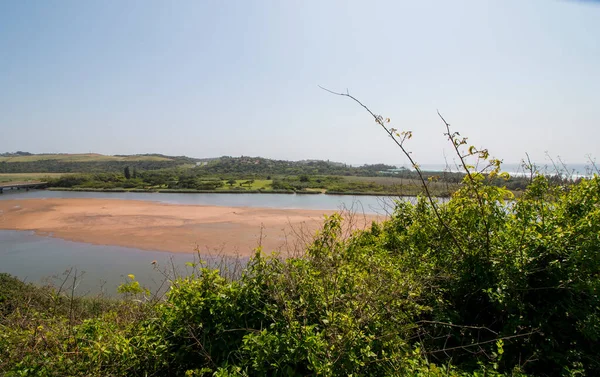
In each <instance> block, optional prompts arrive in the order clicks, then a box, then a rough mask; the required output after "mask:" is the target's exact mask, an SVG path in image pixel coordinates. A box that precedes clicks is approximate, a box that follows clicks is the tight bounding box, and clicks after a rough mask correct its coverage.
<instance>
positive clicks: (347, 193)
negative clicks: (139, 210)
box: [40, 187, 449, 198]
mask: <svg viewBox="0 0 600 377" xmlns="http://www.w3.org/2000/svg"><path fill="white" fill-rule="evenodd" d="M40 190H42V191H43V190H47V191H65V192H107V193H110V192H136V193H160V194H282V195H295V194H297V195H339V196H385V197H399V198H412V197H417V196H419V195H421V194H419V193H415V194H393V193H382V192H371V191H366V192H361V191H331V190H329V191H324V192H321V191H289V190H270V191H266V190H192V189H126V188H99V189H95V188H67V187H49V188H45V189H40ZM434 197H435V198H448V197H449V195H437V196H434Z"/></svg>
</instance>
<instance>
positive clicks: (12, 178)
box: [0, 173, 71, 183]
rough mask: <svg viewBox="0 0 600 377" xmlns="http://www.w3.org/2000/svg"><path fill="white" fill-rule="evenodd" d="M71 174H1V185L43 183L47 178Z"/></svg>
mask: <svg viewBox="0 0 600 377" xmlns="http://www.w3.org/2000/svg"><path fill="white" fill-rule="evenodd" d="M66 174H71V173H8V174H0V183H9V182H43V181H45V179H46V178H48V177H50V178H58V177H60V176H63V175H66Z"/></svg>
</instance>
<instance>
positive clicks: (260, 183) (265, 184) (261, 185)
mask: <svg viewBox="0 0 600 377" xmlns="http://www.w3.org/2000/svg"><path fill="white" fill-rule="evenodd" d="M247 181H248V180H247V179H236V180H235V184H234V185H233V186H231V187H230V186H229V185H228V184H227V181H223V183H225V185H224V186H223V187H221V188H220V189H221V190H231V189H234V188H236V187H240V183H241V184H242V186H241V187H243V188H245V189H247V190H261V189H262V190H267V189H270V188H271V185H272V184H273V180H271V179H255V180H254V182H252V184H250V185H247V184H243V183H244V182H247Z"/></svg>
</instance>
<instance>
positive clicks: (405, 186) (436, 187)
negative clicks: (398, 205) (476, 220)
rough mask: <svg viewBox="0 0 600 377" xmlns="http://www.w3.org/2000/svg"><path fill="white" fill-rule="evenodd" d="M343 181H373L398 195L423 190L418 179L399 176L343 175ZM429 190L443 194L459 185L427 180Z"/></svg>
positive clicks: (411, 193) (435, 193) (365, 182)
mask: <svg viewBox="0 0 600 377" xmlns="http://www.w3.org/2000/svg"><path fill="white" fill-rule="evenodd" d="M342 178H343V179H344V181H346V182H348V183H363V184H368V183H375V184H377V185H380V186H383V187H384V188H385V190H386V191H388V192H397V193H398V195H414V194H418V193H421V192H422V191H423V186H422V183H421V181H420V180H418V179H410V178H399V177H355V176H344V177H342ZM428 186H429V190H430V191H431V193H432V194H433V195H440V194H445V193H447V192H449V191H450V192H453V191H455V190H456V189H458V187H459V185H457V184H455V183H446V182H428Z"/></svg>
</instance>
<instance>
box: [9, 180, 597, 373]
mask: <svg viewBox="0 0 600 377" xmlns="http://www.w3.org/2000/svg"><path fill="white" fill-rule="evenodd" d="M488 179H489V178H486V177H485V176H483V175H477V174H474V175H473V180H472V181H471V180H468V179H466V180H465V182H464V184H463V187H462V188H461V189H460V190H458V191H457V192H456V193H455V194H454V195H453V196H452V198H451V199H450V200H449V201H448V202H444V203H438V202H434V203H435V205H436V206H437V211H438V213H439V214H440V216H441V221H442V222H443V223H444V224H446V226H443V225H442V224H441V222H440V218H438V217H437V216H436V214H435V212H434V210H433V207H432V204H431V202H429V201H428V200H426V199H425V198H421V199H420V200H419V201H418V202H416V203H414V204H411V203H409V202H398V204H397V207H396V210H395V212H394V214H393V215H392V216H391V218H390V219H389V220H387V221H385V222H383V223H380V224H378V223H374V224H373V225H372V226H371V227H370V228H369V229H366V230H364V231H359V232H356V233H354V234H352V235H351V236H349V237H348V236H344V234H345V233H344V227H343V222H342V218H341V217H340V216H339V215H334V216H332V217H330V218H328V219H327V221H326V223H325V225H324V227H323V229H322V230H321V231H320V232H319V233H318V235H317V236H316V237H315V240H314V242H313V243H312V244H311V245H310V246H309V247H308V248H307V250H306V253H305V255H303V256H300V257H296V258H289V259H282V258H279V257H278V256H277V255H272V256H265V255H264V254H263V253H262V252H261V251H260V250H258V251H257V252H256V255H255V256H254V258H252V259H251V261H250V262H249V264H248V265H247V267H246V270H245V271H244V273H243V274H242V276H241V277H240V278H239V279H236V280H230V279H228V278H226V277H224V276H223V275H222V274H220V272H219V271H218V270H214V269H209V268H206V267H204V265H202V264H201V265H199V266H198V269H197V273H196V274H195V275H194V276H189V277H184V278H179V279H175V280H174V281H173V282H172V287H171V290H170V291H169V294H168V297H167V299H166V300H165V301H148V299H147V297H148V295H147V292H146V291H145V290H144V288H143V287H140V286H139V284H136V283H137V282H136V281H135V277H133V276H130V277H129V281H128V282H127V283H125V284H124V285H122V286H121V288H120V290H121V292H123V293H124V294H125V295H126V296H125V299H124V300H122V301H119V302H112V303H103V304H101V305H100V304H96V306H95V308H96V309H94V310H92V309H90V308H92V307H94V306H93V305H91V304H84V302H85V300H84V299H80V303H79V304H78V305H79V307H80V308H81V309H79V310H78V312H77V313H78V314H77V315H76V316H75V318H73V316H72V312H70V311H69V310H67V306H66V304H67V303H68V302H69V300H68V299H67V298H64V297H63V298H61V299H60V300H59V301H60V302H62V303H63V305H62V306H61V305H58V306H56V307H57V308H62V309H56V310H50V309H47V308H51V307H53V306H55V305H54V304H53V302H55V301H52V300H53V299H52V297H59V295H56V294H55V293H54V294H53V293H52V290H50V289H49V288H43V289H44V290H43V291H39V292H40V293H35V292H37V290H39V289H42V288H35V287H33V286H30V285H23V284H22V283H19V282H18V281H16V280H14V279H10V278H8V277H7V276H4V277H3V279H4V280H3V281H2V285H1V286H2V287H3V290H2V293H1V294H0V297H1V298H0V300H1V303H0V308H1V312H2V313H3V317H2V318H3V319H2V322H1V326H2V328H1V330H2V331H0V333H1V334H2V335H0V360H2V363H1V364H0V368H2V369H0V371H2V373H3V374H4V375H8V376H13V375H14V376H20V375H48V376H58V375H98V376H100V375H127V376H135V375H139V376H145V375H164V376H169V375H172V376H184V375H187V376H190V375H191V376H194V375H196V376H200V375H215V376H233V375H237V376H242V375H246V376H259V375H272V376H276V375H286V376H289V375H292V376H293V375H298V376H300V375H330V376H337V375H340V376H341V375H374V376H378V375H379V376H389V375H398V376H403V375H416V376H436V375H437V376H446V375H450V376H477V375H487V376H495V375H513V376H518V375H525V374H528V375H537V376H571V375H587V376H594V375H598V374H600V357H599V356H598V354H597V349H596V346H597V344H598V339H599V336H600V320H599V319H600V300H599V298H598V289H599V288H600V280H599V276H598V271H600V253H599V251H600V250H599V248H600V239H599V238H598V237H599V234H600V228H599V227H600V225H599V224H600V178H599V177H597V176H596V177H594V178H593V179H589V180H582V181H580V182H578V183H576V184H572V185H569V186H553V185H551V184H549V181H548V179H546V178H545V177H543V176H538V177H536V178H535V179H534V180H533V182H532V184H531V185H530V186H529V188H528V189H527V191H526V192H525V193H524V194H523V195H522V196H521V197H519V198H516V199H513V198H512V196H511V194H510V192H509V191H507V190H506V189H504V188H499V187H496V186H492V185H489V184H488V183H487V180H488ZM480 199H481V200H480ZM449 231H451V232H453V233H454V235H455V238H452V237H450V236H449V234H448V232H449ZM26 292H30V293H26ZM43 292H45V293H43ZM32 295H33V296H32ZM23 296H29V297H38V299H34V300H22V299H20V298H19V297H21V298H22V297H23ZM60 297H62V296H60ZM38 300H41V301H39V302H40V304H39V305H38V304H36V302H38ZM48 300H49V301H48ZM83 308H88V309H83ZM15 324H20V325H18V326H17V325H15ZM23 348H25V349H27V350H28V351H27V352H25V353H24V351H23Z"/></svg>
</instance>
